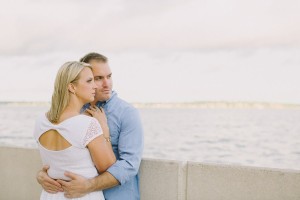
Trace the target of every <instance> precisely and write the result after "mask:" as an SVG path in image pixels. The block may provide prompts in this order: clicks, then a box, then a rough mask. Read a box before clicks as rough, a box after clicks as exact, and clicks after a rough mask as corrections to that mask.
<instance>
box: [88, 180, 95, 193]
mask: <svg viewBox="0 0 300 200" xmlns="http://www.w3.org/2000/svg"><path fill="white" fill-rule="evenodd" d="M95 185H96V180H95V178H92V179H88V181H87V192H88V193H90V192H94V191H96V187H95Z"/></svg>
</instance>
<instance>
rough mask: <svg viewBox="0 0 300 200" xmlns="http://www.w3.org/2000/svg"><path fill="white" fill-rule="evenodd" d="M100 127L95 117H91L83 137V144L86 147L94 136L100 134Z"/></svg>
mask: <svg viewBox="0 0 300 200" xmlns="http://www.w3.org/2000/svg"><path fill="white" fill-rule="evenodd" d="M102 133H103V132H102V128H101V126H100V124H99V122H98V121H97V120H96V119H94V118H93V119H92V120H91V122H90V125H89V126H88V128H87V131H86V134H85V136H84V138H83V145H84V146H85V147H86V145H88V143H90V142H91V141H92V140H93V139H95V138H96V137H98V136H100V135H102Z"/></svg>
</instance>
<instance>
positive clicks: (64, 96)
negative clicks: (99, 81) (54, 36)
mask: <svg viewBox="0 0 300 200" xmlns="http://www.w3.org/2000/svg"><path fill="white" fill-rule="evenodd" d="M85 67H89V68H90V69H91V65H89V64H87V63H84V62H77V61H72V62H66V63H65V64H63V65H62V66H61V67H60V69H59V70H58V72H57V75H56V78H55V83H54V91H53V94H52V101H51V107H50V110H49V111H48V113H47V117H48V119H49V121H51V122H52V123H57V122H58V120H59V118H60V116H61V114H62V112H63V111H64V110H65V108H66V107H67V105H68V104H69V102H70V91H69V89H68V85H69V84H70V83H74V84H76V82H77V81H78V79H79V78H80V76H79V75H80V72H81V71H82V70H83V68H85Z"/></svg>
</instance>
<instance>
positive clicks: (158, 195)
mask: <svg viewBox="0 0 300 200" xmlns="http://www.w3.org/2000/svg"><path fill="white" fill-rule="evenodd" d="M140 179H141V180H140V189H141V199H143V200H153V199H164V200H176V199H177V200H184V199H186V162H180V161H162V160H155V159H143V160H142V163H141V167H140Z"/></svg>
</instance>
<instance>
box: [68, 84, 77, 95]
mask: <svg viewBox="0 0 300 200" xmlns="http://www.w3.org/2000/svg"><path fill="white" fill-rule="evenodd" d="M68 90H69V92H71V93H72V94H75V86H74V84H73V83H69V85H68Z"/></svg>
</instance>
